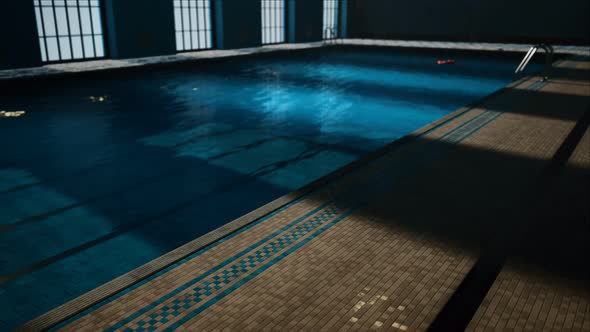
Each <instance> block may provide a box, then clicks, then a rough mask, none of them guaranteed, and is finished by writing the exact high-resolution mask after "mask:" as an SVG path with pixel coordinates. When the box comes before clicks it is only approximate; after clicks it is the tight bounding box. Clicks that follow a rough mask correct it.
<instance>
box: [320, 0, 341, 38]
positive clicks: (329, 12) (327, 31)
mask: <svg viewBox="0 0 590 332" xmlns="http://www.w3.org/2000/svg"><path fill="white" fill-rule="evenodd" d="M338 2H339V0H324V39H334V38H337V37H338Z"/></svg>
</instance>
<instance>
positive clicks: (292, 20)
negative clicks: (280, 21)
mask: <svg viewBox="0 0 590 332" xmlns="http://www.w3.org/2000/svg"><path fill="white" fill-rule="evenodd" d="M323 6H324V5H323V1H318V0H288V6H287V8H288V12H287V14H288V16H289V20H288V21H289V26H288V30H287V33H288V35H289V38H288V42H290V43H305V42H314V41H320V40H322V28H323V10H324V7H323Z"/></svg>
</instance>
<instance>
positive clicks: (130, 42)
mask: <svg viewBox="0 0 590 332" xmlns="http://www.w3.org/2000/svg"><path fill="white" fill-rule="evenodd" d="M104 5H105V11H106V23H107V28H108V30H107V31H108V33H107V37H108V46H109V53H110V54H109V55H110V57H111V58H113V59H125V58H137V57H147V56H156V55H165V54H174V53H176V42H175V39H174V11H173V7H172V1H171V0H149V1H148V0H105V1H104Z"/></svg>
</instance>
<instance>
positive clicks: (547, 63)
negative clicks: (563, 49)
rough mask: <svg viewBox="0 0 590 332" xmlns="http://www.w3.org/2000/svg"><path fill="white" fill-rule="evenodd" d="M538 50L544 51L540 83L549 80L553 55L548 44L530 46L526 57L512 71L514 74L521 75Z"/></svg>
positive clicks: (551, 47)
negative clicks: (543, 69) (543, 70)
mask: <svg viewBox="0 0 590 332" xmlns="http://www.w3.org/2000/svg"><path fill="white" fill-rule="evenodd" d="M539 49H543V50H544V51H545V72H544V73H543V78H542V81H546V80H548V79H549V72H550V70H551V68H552V66H553V53H555V51H554V49H553V46H551V45H548V44H538V45H535V46H531V48H529V50H528V52H527V53H526V55H525V56H524V58H523V59H522V61H521V62H520V64H519V65H518V67H516V70H515V71H514V73H515V74H518V73H521V72H522V71H524V69H525V68H526V66H527V65H528V64H529V62H530V61H531V59H532V58H533V56H534V55H535V53H537V51H538V50H539Z"/></svg>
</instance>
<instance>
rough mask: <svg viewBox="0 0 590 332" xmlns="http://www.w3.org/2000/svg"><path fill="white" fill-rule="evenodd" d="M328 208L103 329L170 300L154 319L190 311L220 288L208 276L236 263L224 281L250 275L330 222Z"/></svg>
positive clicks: (331, 210)
mask: <svg viewBox="0 0 590 332" xmlns="http://www.w3.org/2000/svg"><path fill="white" fill-rule="evenodd" d="M330 204H333V202H332V201H328V202H325V203H324V204H322V205H321V206H319V207H317V208H316V209H314V210H312V211H310V212H308V213H306V214H305V215H304V216H302V217H300V218H298V219H296V220H295V221H293V222H291V223H289V224H288V225H286V226H284V227H282V228H280V229H279V230H277V231H275V232H273V233H272V234H270V235H269V236H267V237H265V238H264V239H262V240H260V241H258V242H256V243H255V244H253V245H251V246H249V247H248V248H246V249H244V250H242V251H241V252H239V253H238V254H236V255H235V256H233V257H231V258H229V259H227V260H225V261H224V262H222V263H221V264H219V265H217V266H215V267H214V268H212V269H210V270H208V271H207V272H205V273H203V274H201V275H200V276H198V277H196V278H194V279H192V280H190V281H189V282H187V283H185V284H184V285H182V286H180V287H178V288H176V289H175V290H173V291H172V292H170V293H168V294H167V295H165V296H163V297H161V298H160V299H159V300H157V301H154V302H152V303H151V304H149V305H148V306H146V307H144V308H142V309H141V310H139V311H137V312H136V313H134V314H133V315H131V316H128V317H127V318H125V319H123V320H122V321H120V322H118V323H117V324H115V325H113V326H112V327H111V328H109V329H106V330H105V331H115V330H117V329H119V328H121V327H123V326H124V325H126V324H128V323H130V322H132V321H134V320H135V319H137V318H139V317H141V316H142V315H144V314H146V313H147V312H149V311H151V310H153V309H155V308H156V307H158V306H160V305H161V304H163V303H164V302H166V301H168V300H171V299H173V298H174V302H173V306H172V308H168V309H167V310H163V311H162V313H165V315H166V316H155V317H163V318H167V317H168V316H169V315H173V316H174V314H175V313H176V311H182V310H181V309H185V310H186V309H187V308H186V307H187V306H188V307H190V306H191V305H192V304H195V303H198V302H200V301H201V299H202V295H205V296H209V295H211V294H212V292H213V290H214V289H215V290H219V289H220V288H221V285H222V281H220V280H221V278H222V277H223V276H219V274H216V275H215V276H218V277H219V279H217V282H214V281H210V280H207V281H204V280H205V279H208V278H209V277H210V276H212V275H213V274H215V273H217V272H218V271H220V270H221V269H222V268H224V267H225V266H228V265H229V264H232V263H234V262H236V261H237V263H236V264H233V265H232V266H230V267H229V269H225V270H222V271H221V274H223V273H224V271H226V272H225V273H226V274H227V277H225V278H224V280H230V279H232V278H230V276H233V275H235V274H238V275H241V274H242V273H247V272H249V271H250V270H251V269H252V268H253V267H255V266H256V265H257V260H259V259H262V260H265V259H267V258H268V257H270V256H271V255H272V254H273V253H275V252H277V251H278V250H279V249H278V248H280V247H281V245H282V246H285V245H286V243H293V241H294V239H299V238H300V237H302V236H303V235H304V234H306V233H308V232H310V231H311V230H313V229H315V228H317V227H318V225H321V224H322V223H324V222H325V221H327V220H329V219H330V218H332V217H333V216H334V215H335V214H337V213H338V210H339V209H338V208H336V206H334V205H332V206H331V207H329V205H330ZM320 211H321V212H320ZM318 212H319V213H318ZM314 214H317V215H316V216H314V217H313V218H311V219H309V220H308V221H307V222H305V223H303V221H304V220H307V219H308V218H309V217H311V216H312V215H314ZM290 228H293V230H291V232H290V233H287V234H286V235H283V236H282V237H280V238H279V239H277V240H275V241H273V242H270V243H268V244H266V245H265V246H263V247H262V249H259V250H258V251H256V252H255V253H254V254H253V255H249V256H247V257H246V258H245V259H242V260H239V261H238V259H240V258H241V257H244V256H245V255H246V254H248V253H250V252H252V251H253V250H254V249H256V248H258V247H260V246H261V245H263V244H265V243H267V242H269V241H270V240H271V239H273V238H275V237H277V236H279V235H281V234H282V233H284V232H285V231H287V230H289V229H290ZM202 281H204V282H203V283H202V285H201V287H195V288H193V291H194V294H192V295H187V297H186V298H184V299H183V300H182V303H181V302H177V300H178V299H177V298H175V297H176V296H177V295H179V294H180V293H182V292H183V291H185V290H188V289H189V287H191V286H193V285H195V284H197V283H201V282H202ZM179 314H180V312H179V313H178V315H179ZM178 315H176V316H178ZM152 318H154V317H152ZM154 324H155V323H154Z"/></svg>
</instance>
